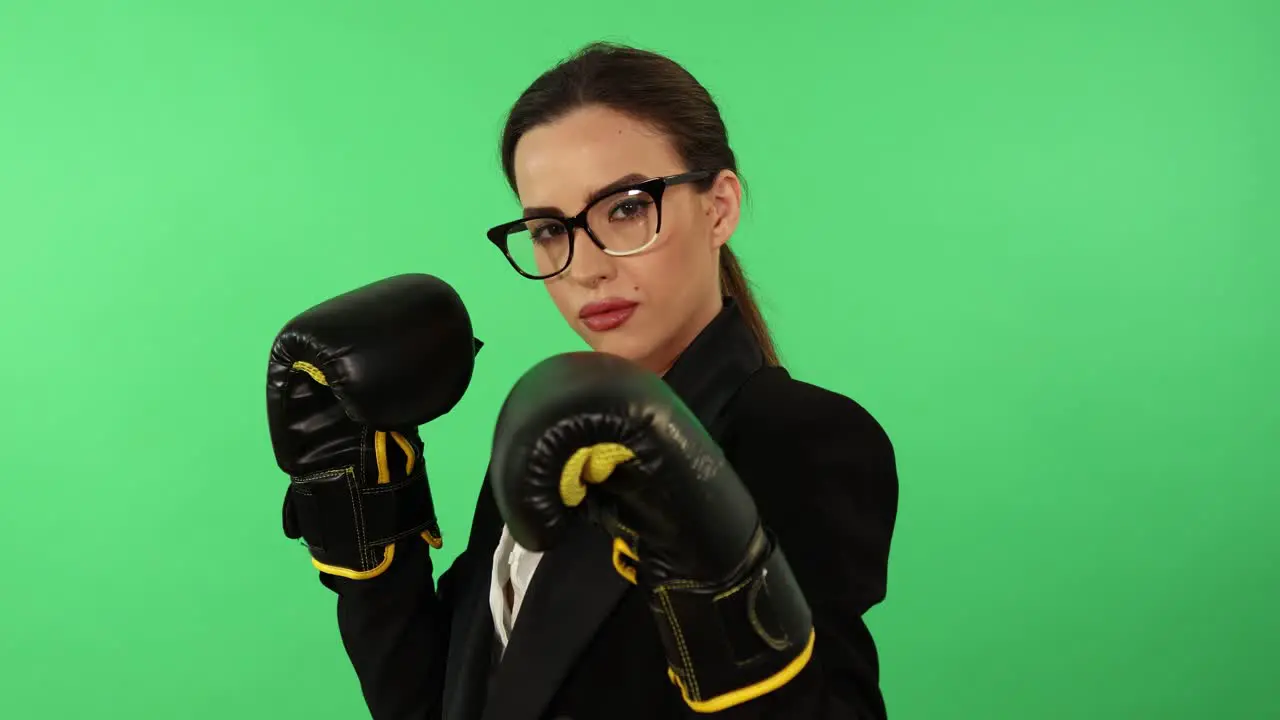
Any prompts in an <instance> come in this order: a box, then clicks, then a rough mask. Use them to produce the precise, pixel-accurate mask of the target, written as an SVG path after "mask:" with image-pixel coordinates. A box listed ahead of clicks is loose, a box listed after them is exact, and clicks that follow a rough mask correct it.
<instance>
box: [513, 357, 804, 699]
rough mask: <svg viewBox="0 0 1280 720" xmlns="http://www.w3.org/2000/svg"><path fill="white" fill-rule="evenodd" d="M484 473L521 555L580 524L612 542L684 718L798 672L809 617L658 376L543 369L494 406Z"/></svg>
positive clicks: (584, 360) (738, 496) (721, 460)
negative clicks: (662, 652) (645, 597)
mask: <svg viewBox="0 0 1280 720" xmlns="http://www.w3.org/2000/svg"><path fill="white" fill-rule="evenodd" d="M491 468H492V474H491V480H492V484H493V488H494V495H495V499H496V501H497V504H498V508H499V510H500V511H501V513H502V516H503V518H504V519H505V520H506V522H507V524H508V526H509V527H510V531H511V535H512V537H513V538H514V539H515V540H516V542H518V543H520V544H521V545H522V546H524V547H526V548H528V549H530V550H545V549H548V548H550V547H552V546H554V545H555V544H556V542H557V540H558V539H559V537H560V535H561V533H562V532H563V530H564V528H565V527H566V526H567V525H568V524H569V523H570V522H571V521H572V520H573V518H574V516H575V515H581V514H582V513H584V512H585V513H586V516H588V517H591V518H592V519H594V520H595V521H596V522H598V523H599V524H600V525H601V526H603V527H604V528H605V529H606V530H608V531H609V532H610V533H611V534H612V535H613V537H614V566H615V567H616V568H617V570H618V572H619V573H620V574H621V575H622V576H623V577H625V578H627V579H628V580H630V581H631V582H633V583H636V584H638V585H640V586H641V587H643V588H645V589H646V590H648V591H649V605H650V608H651V609H652V611H653V615H654V617H655V618H656V620H657V621H658V627H659V631H660V634H661V637H662V640H663V643H664V645H665V649H666V655H667V662H668V665H669V667H670V672H669V674H670V677H671V679H672V681H673V682H675V683H676V684H677V685H678V686H679V687H680V690H681V691H682V693H683V695H684V698H685V701H686V702H687V703H688V704H689V705H690V707H692V708H693V709H695V710H698V711H702V712H716V711H720V710H723V709H725V708H728V707H732V706H735V705H739V704H742V703H745V702H747V701H749V700H752V699H754V698H757V697H760V696H762V695H765V694H768V693H770V692H772V691H774V690H776V689H777V688H779V687H782V686H783V685H785V684H786V683H787V682H788V681H790V679H791V678H793V677H794V676H795V675H797V674H798V673H799V672H800V670H801V669H803V668H804V667H805V665H806V664H807V663H808V661H809V658H810V656H811V653H812V648H813V641H814V632H813V623H812V615H811V612H810V609H809V605H808V603H807V601H806V600H805V597H804V593H803V592H802V591H801V589H800V587H799V585H798V584H797V582H796V579H795V577H794V575H793V574H792V572H791V568H790V566H789V565H788V564H787V560H786V558H785V557H784V556H783V554H782V550H781V548H780V547H779V546H778V544H777V542H776V541H775V539H774V538H773V537H772V535H771V534H770V533H769V532H768V531H767V530H766V529H765V528H764V527H763V526H762V524H761V521H760V516H759V514H758V513H757V510H756V505H755V501H754V500H753V499H752V497H751V495H750V493H748V491H747V489H746V487H745V486H744V485H743V484H742V482H741V480H739V479H738V476H737V473H735V472H734V469H733V467H731V466H730V465H729V462H728V461H727V459H726V458H725V456H724V454H723V453H722V452H721V450H720V448H719V447H718V446H717V445H716V443H715V441H714V440H712V438H711V437H710V435H709V434H708V433H707V431H706V430H705V429H704V428H703V426H702V424H701V423H699V422H698V419H697V418H696V417H695V416H694V415H693V413H692V412H691V411H690V410H689V409H688V408H687V407H685V405H684V404H683V403H682V402H681V401H680V398H679V397H677V396H676V394H675V393H674V392H673V391H672V390H671V388H670V387H669V386H668V385H667V384H666V383H664V382H663V380H662V379H661V378H660V377H658V376H657V375H655V374H653V373H651V372H649V371H647V370H644V369H643V368H641V367H639V366H638V365H635V364H633V363H630V362H628V361H626V360H623V359H621V358H618V357H614V356H611V355H607V354H604V353H590V352H583V353H567V354H564V355H558V356H556V357H552V358H550V359H548V360H545V361H543V362H541V363H539V364H538V365H536V366H534V368H533V369H532V370H530V371H529V372H527V373H525V375H524V376H523V377H522V378H521V379H520V380H519V381H518V382H517V383H516V386H515V387H514V388H513V389H512V391H511V393H510V394H509V395H508V396H507V400H506V402H505V404H504V405H503V406H502V410H501V412H500V414H499V416H498V426H497V429H496V431H495V437H494V448H493V457H492V465H491ZM777 481H778V482H785V481H786V478H777ZM620 652H625V650H620Z"/></svg>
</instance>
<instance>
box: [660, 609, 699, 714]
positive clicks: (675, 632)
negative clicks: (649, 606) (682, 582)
mask: <svg viewBox="0 0 1280 720" xmlns="http://www.w3.org/2000/svg"><path fill="white" fill-rule="evenodd" d="M657 592H658V600H659V602H661V603H662V606H663V608H664V609H665V614H666V616H667V620H668V622H669V624H670V625H671V630H672V633H671V634H672V636H673V637H674V638H675V640H676V648H677V649H678V650H679V651H680V660H681V663H682V665H683V667H682V668H681V670H683V673H682V674H683V675H684V676H685V678H686V679H687V680H688V683H689V688H688V689H689V696H690V697H692V698H693V699H695V700H700V699H702V691H701V690H700V689H699V688H698V677H697V675H695V674H694V672H693V659H692V658H691V657H690V656H689V648H688V646H687V645H685V642H684V632H683V631H682V630H681V629H680V619H679V618H677V617H676V611H675V608H674V607H672V605H671V598H670V597H668V595H667V589H666V588H658V590H657Z"/></svg>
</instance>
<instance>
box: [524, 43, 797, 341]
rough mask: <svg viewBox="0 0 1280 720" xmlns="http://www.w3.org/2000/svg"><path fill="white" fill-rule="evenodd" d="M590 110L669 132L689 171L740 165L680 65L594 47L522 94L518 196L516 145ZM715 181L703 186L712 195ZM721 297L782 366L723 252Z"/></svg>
mask: <svg viewBox="0 0 1280 720" xmlns="http://www.w3.org/2000/svg"><path fill="white" fill-rule="evenodd" d="M584 105H603V106H605V107H608V108H612V109H614V110H616V111H618V112H621V113H625V114H627V115H629V116H631V117H633V118H636V119H638V120H642V121H644V122H647V123H649V124H651V125H653V126H655V127H657V128H658V129H659V130H661V131H663V132H664V133H666V135H667V136H668V138H669V139H670V141H671V142H672V144H673V145H674V147H675V150H676V152H677V153H678V154H679V155H680V157H681V158H682V159H683V160H684V162H685V164H686V165H687V166H688V167H687V169H689V170H704V169H717V170H732V171H734V172H735V173H737V172H738V162H737V158H736V157H734V154H733V150H732V149H731V148H730V147H729V133H728V131H727V130H726V129H725V125H724V120H723V119H722V118H721V117H720V109H719V108H718V107H717V106H716V103H715V101H714V100H713V99H712V98H711V94H710V93H708V92H707V90H706V88H704V87H703V86H702V84H701V83H699V82H698V81H697V80H696V79H695V78H694V77H693V75H691V74H690V73H689V71H687V70H685V69H684V68H683V67H682V66H680V65H679V64H678V63H676V62H675V61H673V60H671V59H670V58H667V57H664V56H662V55H659V54H657V53H654V52H650V51H647V50H640V49H637V48H632V47H627V46H624V45H617V44H613V43H592V44H590V45H587V46H586V47H584V48H583V49H581V50H579V51H578V52H577V53H575V54H574V55H573V56H572V57H570V58H568V59H567V60H565V61H563V62H561V63H559V64H558V65H556V66H555V67H553V68H551V69H550V70H548V71H547V72H545V73H543V74H542V75H541V76H539V77H538V79H536V80H534V81H533V84H532V85H530V86H529V87H528V89H526V90H525V91H524V93H523V94H521V95H520V98H519V99H518V100H516V103H515V106H514V107H512V108H511V113H510V114H509V115H508V116H507V122H506V126H505V127H504V128H503V130H502V147H501V151H502V169H503V172H504V173H506V176H507V182H508V183H509V184H510V185H511V188H512V190H515V189H516V179H515V167H514V161H515V150H516V143H517V142H519V140H520V138H521V136H523V135H524V134H525V133H526V132H528V131H529V130H531V129H533V128H534V127H537V126H538V125H541V124H543V123H548V122H551V121H553V120H556V119H558V118H560V117H563V116H564V115H566V114H567V113H569V112H570V111H572V110H575V109H577V108H580V107H582V106H584ZM714 181H715V178H714V177H712V178H708V179H707V180H706V181H703V182H702V183H699V184H698V187H699V189H700V190H703V191H705V190H707V189H709V188H710V187H711V185H712V184H713V183H714ZM720 290H721V292H723V293H724V294H725V295H728V296H729V297H731V298H733V299H734V301H735V302H736V303H737V305H738V307H739V308H740V310H741V312H742V316H743V318H744V319H745V320H746V322H747V324H748V325H749V326H750V327H751V331H752V333H753V334H754V335H755V337H756V340H757V342H759V343H760V347H761V348H762V349H763V350H764V354H765V358H766V360H767V362H768V363H769V364H770V365H777V364H778V354H777V349H776V348H775V347H774V343H773V337H772V336H771V335H770V333H769V327H768V325H766V324H765V320H764V316H763V315H762V314H761V312H760V307H759V306H758V305H757V304H756V300H755V297H754V295H753V294H752V291H751V285H750V282H749V281H748V279H747V276H746V273H744V272H743V270H742V266H741V264H739V263H738V259H737V257H736V256H734V254H733V251H732V250H731V249H729V246H728V245H725V246H723V247H721V248H720Z"/></svg>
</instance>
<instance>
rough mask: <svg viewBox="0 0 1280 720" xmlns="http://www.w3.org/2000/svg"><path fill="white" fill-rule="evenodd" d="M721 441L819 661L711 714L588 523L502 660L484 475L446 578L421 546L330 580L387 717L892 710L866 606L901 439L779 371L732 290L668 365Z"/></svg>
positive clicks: (885, 533)
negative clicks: (360, 575) (790, 576)
mask: <svg viewBox="0 0 1280 720" xmlns="http://www.w3.org/2000/svg"><path fill="white" fill-rule="evenodd" d="M665 379H666V381H667V383H668V384H669V385H670V386H671V387H672V388H673V389H674V390H675V391H676V392H677V393H678V394H679V395H680V397H681V398H682V399H683V400H684V402H685V403H686V404H687V405H688V406H689V407H690V409H691V410H693V412H694V413H695V414H696V415H697V416H698V418H699V419H700V420H701V421H702V422H703V424H704V425H705V426H706V427H707V429H708V430H709V431H710V433H711V435H712V437H714V438H715V439H716V441H717V442H718V443H719V444H720V446H721V448H722V449H723V450H724V452H725V454H726V456H727V458H728V460H729V462H730V463H731V464H732V465H733V467H734V468H735V469H736V470H737V472H738V475H739V477H741V479H742V481H743V482H744V483H745V484H746V485H747V487H748V488H749V489H750V491H751V493H752V494H753V496H754V497H755V500H756V504H757V505H758V507H759V509H760V513H761V516H762V517H763V520H764V522H765V523H766V525H768V527H769V528H770V529H771V530H772V531H773V532H774V533H775V535H776V537H777V538H778V541H779V542H780V544H781V546H782V548H783V550H784V551H785V552H786V555H787V559H788V560H789V562H790V563H791V566H792V569H793V571H794V572H795V576H796V578H797V580H798V581H799V583H800V585H801V586H802V588H803V589H804V592H805V595H806V596H807V598H808V601H809V604H810V606H811V607H812V609H813V616H814V624H815V626H816V634H817V640H816V643H815V646H814V654H813V659H812V660H811V661H810V663H809V665H808V666H807V667H806V668H805V669H804V670H803V671H802V672H801V673H800V674H799V675H798V676H797V677H796V678H795V679H793V680H792V681H791V682H790V683H788V684H787V685H786V686H784V687H783V688H781V689H780V690H778V691H775V692H774V693H771V694H770V695H766V696H764V697H762V698H758V699H756V700H753V701H751V702H749V703H746V704H744V705H741V706H738V707H736V708H731V709H729V710H726V711H724V712H720V713H715V714H713V715H700V714H697V713H694V712H693V711H692V710H690V709H688V708H687V707H686V706H685V704H684V702H683V700H682V699H681V697H680V693H679V690H678V689H677V688H676V687H675V686H674V685H673V684H672V683H671V682H670V680H669V679H668V676H667V672H666V660H665V658H664V656H663V652H662V647H661V645H660V642H659V639H658V631H657V628H656V625H655V622H654V620H653V618H652V617H651V615H650V611H649V609H648V607H647V604H646V596H645V592H644V591H643V590H642V589H640V588H638V587H636V586H633V585H631V584H629V583H628V582H626V581H625V580H623V579H622V578H621V577H620V576H619V575H618V574H617V572H615V571H614V569H613V564H612V562H611V553H612V545H611V542H610V538H609V537H608V536H607V535H606V534H605V533H604V532H603V531H601V530H600V529H598V528H597V527H595V526H594V525H592V524H591V523H589V522H585V521H584V522H581V523H579V524H578V525H577V526H575V527H574V529H572V530H571V532H570V533H569V534H568V536H567V537H566V538H565V540H564V541H563V542H562V543H561V544H560V545H558V546H556V547H555V548H554V549H553V550H551V551H550V552H548V553H547V554H546V555H545V556H544V557H543V558H542V560H541V562H540V564H539V566H538V571H537V573H535V575H534V577H533V582H532V583H531V585H530V587H529V589H528V593H527V595H526V596H525V599H524V602H523V605H522V607H521V610H520V618H519V621H518V622H517V623H516V625H515V627H514V628H513V631H512V635H511V638H510V643H509V645H508V647H507V651H506V653H505V655H504V656H503V658H502V660H501V662H500V663H499V662H495V656H496V646H497V640H496V637H495V633H494V627H493V617H492V615H491V614H490V609H489V583H490V575H491V571H492V566H493V553H494V550H495V549H496V547H497V543H498V539H499V537H500V535H501V532H502V518H501V517H500V516H499V514H498V510H497V506H496V505H495V504H494V500H493V495H492V491H491V489H490V486H489V483H488V482H487V481H486V482H485V484H484V485H483V487H482V488H481V489H480V497H479V501H478V503H477V505H476V511H475V516H474V519H473V522H472V526H471V536H470V538H469V540H468V543H467V548H466V550H465V551H463V552H462V554H461V555H459V556H458V558H457V559H456V560H455V561H454V563H453V565H452V566H451V567H450V568H449V569H448V570H447V571H446V572H445V573H444V574H443V575H442V576H441V578H440V583H439V588H438V589H437V588H435V587H433V583H432V567H431V560H430V557H429V555H428V552H427V551H428V548H427V546H426V544H425V543H407V544H403V545H406V547H398V548H397V554H396V557H395V560H394V562H393V563H392V566H391V568H390V569H389V570H388V572H387V573H385V574H384V575H382V576H380V577H378V578H375V579H373V580H365V581H351V580H343V579H340V578H334V577H332V576H322V578H323V581H324V582H325V584H326V585H328V586H329V587H330V588H331V589H333V590H335V591H336V592H337V593H338V596H339V599H338V624H339V628H340V630H341V634H342V639H343V644H344V646H345V648H346V650H347V654H348V657H350V659H351V663H352V665H353V666H354V667H355V671H356V674H357V676H358V677H359V679H360V683H361V687H362V690H363V693H364V697H365V701H366V703H367V704H368V707H369V709H370V711H371V713H372V716H373V718H375V720H438V719H442V720H544V719H545V720H553V719H556V718H566V719H567V718H573V719H575V720H630V719H633V718H634V719H635V720H654V719H655V718H695V717H698V718H709V717H715V718H721V719H723V720H748V719H750V720H775V719H776V720H782V719H783V718H785V719H786V720H802V719H808V718H815V719H819V718H820V719H822V720H827V719H835V718H842V719H843V718H883V717H885V707H884V701H883V699H882V697H881V694H880V689H879V663H878V659H877V654H876V646H875V643H874V642H873V640H872V638H871V635H870V633H869V632H868V631H867V628H866V625H865V624H864V622H863V619H862V616H863V614H864V613H866V612H867V610H869V609H870V608H871V607H872V606H873V605H875V604H877V603H879V602H880V601H881V600H882V599H883V598H884V596H885V580H886V573H887V564H888V557H889V543H890V538H891V536H892V534H893V527H894V520H895V517H896V513H897V504H898V482H897V474H896V470H895V463H894V454H893V448H892V446H891V444H890V442H889V439H888V437H887V436H886V435H885V433H884V431H883V430H882V429H881V427H880V425H879V424H878V423H877V422H876V421H875V420H874V419H873V418H872V417H871V415H870V414H868V413H867V412H866V411H865V410H864V409H863V408H862V407H860V406H859V405H858V404H857V403H855V402H854V401H852V400H850V399H849V398H847V397H844V396H841V395H837V394H835V393H832V392H829V391H827V390H824V389H822V388H819V387H815V386H813V385H809V384H806V383H803V382H800V381H798V380H795V379H793V378H792V377H791V376H790V375H789V374H788V373H787V371H786V370H784V369H782V368H780V367H766V365H765V362H764V357H763V354H762V353H761V350H760V347H759V345H758V344H757V343H756V342H755V340H754V338H753V336H752V334H751V331H750V329H749V328H748V327H747V325H746V324H745V322H743V320H742V318H741V315H740V313H739V312H738V310H737V308H736V307H735V306H734V304H733V303H732V302H728V303H726V306H725V309H724V311H723V312H722V313H721V314H720V316H719V317H717V318H716V319H715V320H714V321H713V322H712V323H711V325H709V326H708V327H707V329H706V330H704V331H703V332H702V334H701V335H699V337H698V338H697V339H696V340H695V341H694V343H693V344H692V345H690V347H689V348H688V349H687V350H686V351H685V352H684V353H683V354H682V355H681V357H680V359H679V360H678V361H677V362H676V364H675V366H674V367H672V369H671V370H670V371H669V372H668V373H667V375H666V376H665Z"/></svg>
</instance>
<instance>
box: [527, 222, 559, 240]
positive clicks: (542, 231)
mask: <svg viewBox="0 0 1280 720" xmlns="http://www.w3.org/2000/svg"><path fill="white" fill-rule="evenodd" d="M528 230H529V236H530V237H531V238H533V241H534V242H550V241H552V240H555V239H556V238H558V237H560V236H561V235H564V225H563V224H562V223H558V222H542V223H529V225H528Z"/></svg>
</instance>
